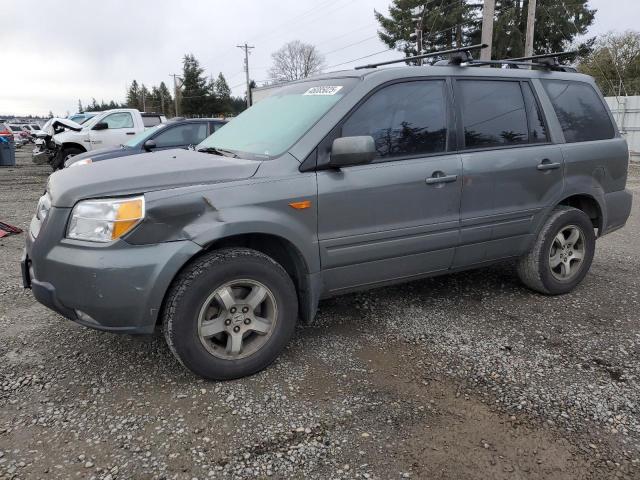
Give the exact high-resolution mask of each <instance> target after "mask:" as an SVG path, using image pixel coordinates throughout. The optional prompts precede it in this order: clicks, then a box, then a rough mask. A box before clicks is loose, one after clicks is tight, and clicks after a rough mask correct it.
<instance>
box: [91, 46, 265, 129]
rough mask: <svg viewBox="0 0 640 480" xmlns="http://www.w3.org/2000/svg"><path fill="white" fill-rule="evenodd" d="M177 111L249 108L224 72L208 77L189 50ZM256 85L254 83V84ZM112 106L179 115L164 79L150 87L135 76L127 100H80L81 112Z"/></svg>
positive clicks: (218, 112) (217, 112)
mask: <svg viewBox="0 0 640 480" xmlns="http://www.w3.org/2000/svg"><path fill="white" fill-rule="evenodd" d="M179 82H180V84H181V86H180V88H178V89H177V94H178V99H177V100H178V101H177V103H178V114H179V115H180V116H184V117H222V116H235V115H238V114H239V113H240V112H242V111H243V110H244V109H245V108H246V99H245V98H242V97H234V96H232V95H231V88H229V85H228V83H227V80H226V79H225V77H224V75H223V74H222V73H219V74H218V76H217V77H216V78H213V77H206V76H205V73H204V69H203V68H202V67H201V66H200V62H199V61H198V60H197V59H196V58H195V57H194V56H193V55H192V54H187V55H185V56H184V58H183V60H182V75H181V76H179ZM254 86H255V85H254ZM113 108H136V109H138V110H140V111H141V112H155V113H162V114H164V115H165V116H167V117H174V116H176V111H175V110H176V101H175V98H174V95H172V93H171V90H169V88H168V87H167V85H166V84H165V82H160V84H159V85H158V86H155V85H153V86H151V88H149V87H147V86H146V85H145V84H144V83H139V82H138V81H137V80H135V79H134V80H132V82H131V83H130V84H129V87H128V88H127V91H126V101H125V102H116V101H114V100H111V101H109V102H105V101H100V102H98V101H97V100H96V99H95V98H93V99H92V100H91V102H90V103H87V104H85V105H83V104H82V101H81V100H78V112H80V113H82V112H99V111H103V110H110V109H113Z"/></svg>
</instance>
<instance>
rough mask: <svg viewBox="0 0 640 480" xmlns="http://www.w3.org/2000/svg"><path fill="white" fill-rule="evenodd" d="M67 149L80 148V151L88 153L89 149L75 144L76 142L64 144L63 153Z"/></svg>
mask: <svg viewBox="0 0 640 480" xmlns="http://www.w3.org/2000/svg"><path fill="white" fill-rule="evenodd" d="M67 148H78V149H80V150H82V151H83V152H86V151H87V149H86V148H84V147H83V146H82V145H80V144H79V143H75V142H64V143H63V144H62V147H61V148H60V150H61V151H63V150H65V149H67Z"/></svg>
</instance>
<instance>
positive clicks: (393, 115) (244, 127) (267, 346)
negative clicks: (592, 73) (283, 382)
mask: <svg viewBox="0 0 640 480" xmlns="http://www.w3.org/2000/svg"><path fill="white" fill-rule="evenodd" d="M628 158H629V152H628V149H627V144H626V142H625V140H624V139H623V138H622V137H621V136H620V134H619V132H618V130H617V129H616V126H615V124H614V122H613V120H612V116H611V114H610V112H609V110H608V109H607V106H606V104H605V102H604V101H603V98H602V96H601V94H600V93H599V91H598V89H597V87H596V85H595V83H594V81H593V79H592V78H590V77H587V76H584V75H579V74H576V73H569V72H566V71H555V69H551V68H548V69H545V68H543V69H533V70H530V69H517V68H511V69H499V68H473V67H472V66H470V65H469V66H464V65H462V66H460V65H457V66H456V65H446V66H430V67H408V66H403V67H398V68H387V69H375V68H368V69H362V70H351V71H345V72H338V73H331V74H327V75H322V76H318V77H315V78H313V79H307V80H305V81H299V82H295V83H292V84H287V85H286V86H283V87H281V88H280V89H278V90H277V91H276V92H275V93H273V94H272V95H271V96H270V97H268V98H266V99H265V100H262V101H261V102H259V103H257V104H256V105H254V106H253V107H251V108H250V109H249V110H247V111H246V112H244V113H243V114H242V115H240V116H239V117H238V118H236V119H234V120H233V121H232V122H230V123H229V124H227V126H225V128H223V129H220V130H219V131H217V132H215V133H214V134H213V135H211V136H210V137H208V138H207V139H205V140H204V141H203V142H202V143H201V144H200V145H199V146H198V147H197V151H193V150H165V151H161V152H154V153H149V154H145V155H140V156H138V157H136V158H135V161H132V160H134V157H129V158H126V159H113V160H111V161H109V162H100V163H96V164H93V165H88V166H86V167H83V168H72V169H68V170H64V171H61V172H57V173H54V174H53V175H51V177H50V180H49V183H48V185H47V189H46V194H45V195H44V196H43V197H42V198H41V199H40V201H39V203H38V206H37V212H36V215H35V216H34V217H33V220H32V221H31V225H30V232H29V234H28V236H27V237H28V238H27V241H26V249H25V255H24V258H23V261H22V267H23V268H22V270H23V277H24V283H25V286H26V287H31V288H32V289H33V294H34V295H35V297H36V299H37V300H38V301H40V302H41V303H43V304H44V305H46V306H48V307H49V308H51V309H53V310H55V311H56V312H59V313H60V314H62V315H63V316H65V317H67V318H69V319H71V320H73V321H75V322H78V323H80V324H82V325H85V326H87V327H92V328H96V329H100V330H107V331H110V332H119V333H152V332H153V331H154V329H156V327H159V326H161V327H162V328H163V330H164V335H165V337H166V340H167V343H168V345H169V347H170V348H171V350H172V352H173V353H174V354H175V356H176V357H177V358H178V359H179V360H180V361H181V362H182V363H183V364H184V365H185V366H186V367H187V368H189V369H190V370H192V371H193V372H195V373H196V374H198V375H200V376H202V377H205V378H209V379H231V378H237V377H241V376H244V375H249V374H252V373H255V372H257V371H259V370H261V369H263V368H265V367H266V366H267V365H269V364H270V363H271V362H272V361H273V360H274V359H275V358H276V357H277V356H278V354H279V353H280V352H281V351H282V350H283V348H284V347H285V346H286V345H287V342H288V341H289V339H290V338H291V336H292V334H293V332H294V328H295V325H296V322H297V321H298V320H300V321H301V322H305V323H308V322H311V321H312V320H313V318H314V315H315V313H316V309H317V306H318V302H319V301H320V300H321V299H322V298H327V297H331V296H335V295H340V294H343V293H345V292H351V291H355V290H362V289H369V288H374V287H379V286H383V285H389V284H392V283H397V282H404V281H409V280H413V279H417V278H421V277H426V276H431V275H439V274H444V273H449V272H455V271H460V270H464V269H470V268H477V267H482V266H485V265H488V264H491V263H494V262H499V261H504V260H507V259H513V260H515V261H517V270H518V273H519V276H520V278H521V279H522V281H523V282H524V284H525V285H526V286H528V287H529V288H531V289H533V290H535V291H537V292H540V293H542V294H546V295H556V294H563V293H567V292H570V291H571V290H572V289H573V288H575V287H576V285H578V284H579V283H580V282H581V281H582V279H583V278H584V277H585V275H586V274H587V272H588V270H589V267H590V265H591V262H592V259H593V255H594V252H595V243H596V238H597V237H599V236H602V235H604V234H607V233H609V232H612V231H614V230H616V229H618V228H620V227H622V226H623V225H624V224H625V222H626V221H627V218H628V216H629V213H630V209H631V194H630V193H629V192H628V191H626V190H625V184H626V180H627V169H628Z"/></svg>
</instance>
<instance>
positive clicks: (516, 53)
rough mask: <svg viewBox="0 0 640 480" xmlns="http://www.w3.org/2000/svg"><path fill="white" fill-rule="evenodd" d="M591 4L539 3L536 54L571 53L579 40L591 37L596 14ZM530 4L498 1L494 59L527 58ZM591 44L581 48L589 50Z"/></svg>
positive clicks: (516, 0) (581, 1)
mask: <svg viewBox="0 0 640 480" xmlns="http://www.w3.org/2000/svg"><path fill="white" fill-rule="evenodd" d="M587 3H588V0H577V1H574V0H572V1H570V2H567V1H565V0H538V5H537V10H536V25H535V35H534V42H533V50H534V54H539V53H551V52H559V51H562V50H566V49H568V48H569V47H570V46H571V44H572V42H573V39H574V38H575V37H576V36H582V35H584V34H586V33H587V29H588V27H589V26H590V25H591V24H592V23H593V20H594V18H595V14H596V10H594V9H591V8H589V6H588V4H587ZM528 9H529V1H528V0H497V1H496V20H495V25H494V34H493V58H517V57H522V56H524V43H525V34H526V30H527V16H528ZM592 42H593V40H588V41H587V42H586V43H585V44H582V45H580V46H579V47H580V48H583V47H584V46H587V47H588V46H589V45H590V44H591V43H592Z"/></svg>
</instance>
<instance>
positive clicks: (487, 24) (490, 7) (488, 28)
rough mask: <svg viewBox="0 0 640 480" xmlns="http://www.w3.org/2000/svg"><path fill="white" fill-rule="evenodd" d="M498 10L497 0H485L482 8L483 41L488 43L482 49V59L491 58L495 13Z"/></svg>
mask: <svg viewBox="0 0 640 480" xmlns="http://www.w3.org/2000/svg"><path fill="white" fill-rule="evenodd" d="M495 10H496V0H484V7H483V9H482V41H481V42H480V43H484V44H486V45H488V47H487V48H483V49H482V50H480V60H491V51H492V50H493V15H494V12H495Z"/></svg>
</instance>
